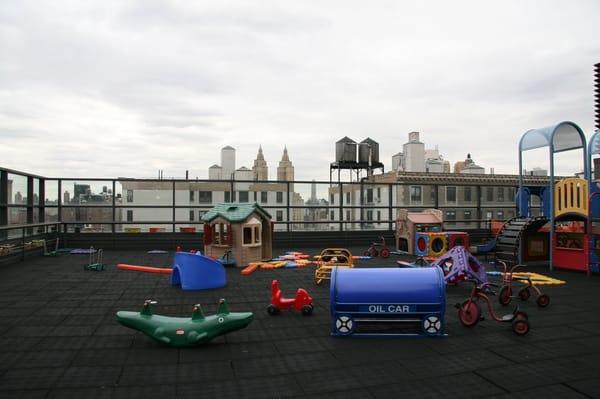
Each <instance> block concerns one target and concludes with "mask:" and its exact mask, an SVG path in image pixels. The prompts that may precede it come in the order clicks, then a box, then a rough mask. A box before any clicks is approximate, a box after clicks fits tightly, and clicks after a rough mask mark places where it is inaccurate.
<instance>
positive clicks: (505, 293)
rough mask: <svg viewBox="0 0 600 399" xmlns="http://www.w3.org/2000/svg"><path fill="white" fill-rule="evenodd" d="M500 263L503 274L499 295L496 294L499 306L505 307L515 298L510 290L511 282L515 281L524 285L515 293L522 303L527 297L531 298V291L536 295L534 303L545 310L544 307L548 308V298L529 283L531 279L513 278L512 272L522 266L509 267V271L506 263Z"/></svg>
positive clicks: (511, 289)
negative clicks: (502, 267)
mask: <svg viewBox="0 0 600 399" xmlns="http://www.w3.org/2000/svg"><path fill="white" fill-rule="evenodd" d="M500 263H501V264H502V265H503V266H504V274H503V277H502V288H501V289H500V293H499V294H498V301H499V302H500V304H501V305H504V306H506V305H508V304H509V303H510V301H511V300H512V298H516V297H515V296H513V288H512V282H513V280H517V281H519V282H521V283H523V284H525V287H523V288H521V289H520V290H519V292H518V293H517V296H518V297H519V298H520V299H521V300H522V301H526V300H528V299H529V297H530V296H531V291H530V289H532V290H533V291H535V293H536V294H537V300H536V301H535V302H536V303H537V305H538V306H539V307H540V308H545V307H546V306H548V305H549V304H550V297H549V296H548V295H546V294H542V292H541V291H540V289H539V288H538V287H536V286H535V285H533V283H532V282H531V278H529V277H514V276H513V272H514V271H515V270H516V269H517V268H518V267H521V266H522V265H515V266H513V267H511V268H510V269H508V268H507V266H506V263H504V262H502V261H500Z"/></svg>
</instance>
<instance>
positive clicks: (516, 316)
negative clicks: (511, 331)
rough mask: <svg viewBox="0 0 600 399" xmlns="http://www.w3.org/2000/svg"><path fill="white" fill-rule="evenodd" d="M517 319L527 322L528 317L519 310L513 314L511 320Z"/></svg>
mask: <svg viewBox="0 0 600 399" xmlns="http://www.w3.org/2000/svg"><path fill="white" fill-rule="evenodd" d="M517 319H523V320H529V316H527V313H525V312H522V311H520V310H519V311H518V312H517V313H515V317H514V318H513V320H517Z"/></svg>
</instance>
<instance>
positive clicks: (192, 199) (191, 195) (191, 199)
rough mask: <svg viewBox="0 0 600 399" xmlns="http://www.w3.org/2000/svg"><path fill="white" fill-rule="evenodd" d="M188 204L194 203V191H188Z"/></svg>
mask: <svg viewBox="0 0 600 399" xmlns="http://www.w3.org/2000/svg"><path fill="white" fill-rule="evenodd" d="M190 202H194V190H190Z"/></svg>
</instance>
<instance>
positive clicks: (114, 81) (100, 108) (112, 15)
mask: <svg viewBox="0 0 600 399" xmlns="http://www.w3.org/2000/svg"><path fill="white" fill-rule="evenodd" d="M355 5H356V6H352V4H350V3H348V2H343V3H342V2H332V3H328V4H322V3H308V2H307V3H298V4H285V5H282V4H281V3H278V2H260V3H257V4H246V3H244V2H238V3H236V2H233V3H228V4H226V5H223V4H214V5H206V4H203V5H198V4H194V3H189V4H188V3H184V2H177V1H172V2H167V1H165V2H137V3H135V2H134V3H124V2H119V1H112V2H111V1H105V2H98V3H94V2H89V3H88V2H86V3H79V2H70V1H57V2H53V3H52V4H51V5H48V4H44V5H40V4H38V3H33V2H28V1H23V2H12V3H7V4H3V6H2V7H1V8H0V28H2V29H3V32H5V34H3V35H1V36H0V51H1V52H2V54H4V55H5V57H4V63H3V66H2V67H1V68H2V73H0V87H1V89H0V109H1V111H0V146H2V147H3V148H8V149H9V151H6V152H5V154H3V165H2V166H4V167H7V168H12V169H16V170H23V171H28V172H31V173H38V174H40V175H44V176H49V177H60V176H69V177H116V176H129V177H155V176H156V171H157V170H159V169H161V170H164V176H165V177H171V176H175V177H182V176H183V175H184V173H185V171H186V170H189V172H190V176H193V177H196V176H198V177H199V178H208V176H207V168H208V167H209V166H210V165H212V164H214V163H218V162H219V161H218V157H217V156H215V152H216V150H217V149H220V148H222V147H223V146H225V145H233V146H234V147H235V148H236V149H238V151H239V155H240V156H239V158H238V160H237V163H238V164H239V165H245V166H247V167H249V168H250V167H251V166H252V161H253V159H254V157H255V154H256V150H257V148H258V146H259V145H262V149H263V152H264V156H265V159H266V160H267V162H269V163H273V162H275V161H276V159H277V158H278V156H279V154H280V151H281V150H280V149H281V148H282V147H283V146H287V148H288V149H289V151H290V158H291V159H292V161H293V163H294V167H295V169H296V179H299V180H311V179H317V180H327V179H328V177H329V176H328V172H329V164H330V163H331V162H333V161H334V160H335V142H336V141H337V140H338V139H339V138H341V137H344V136H348V137H350V138H352V139H354V140H355V141H360V140H362V139H364V138H366V137H371V138H372V139H373V140H375V141H377V142H378V143H379V144H380V159H381V160H382V162H383V163H384V164H385V166H386V170H390V169H391V157H392V155H393V154H395V153H397V152H398V151H401V148H402V144H403V143H404V142H405V139H406V134H407V133H408V132H410V131H419V132H421V134H422V135H423V136H424V137H427V143H428V144H429V145H431V146H433V145H435V144H437V145H439V147H440V149H442V151H443V153H444V155H445V159H447V160H451V161H453V162H454V161H458V160H463V159H465V156H466V154H467V153H471V154H472V155H473V156H474V157H475V158H476V160H477V163H478V164H479V165H482V166H484V167H485V168H486V169H489V168H490V167H493V168H494V169H495V172H496V173H499V174H500V173H512V174H514V173H517V144H518V140H519V138H520V137H521V135H522V134H523V133H524V132H525V131H527V130H529V129H531V128H539V127H543V126H548V125H551V124H554V123H556V122H558V121H561V120H572V121H574V122H575V123H577V124H578V125H580V126H581V127H582V128H583V129H584V131H585V132H586V135H587V137H588V138H589V137H590V136H591V134H592V133H593V129H592V128H593V65H594V64H595V63H597V62H598V60H599V58H600V44H599V43H598V41H597V40H596V39H594V37H600V27H599V26H598V24H596V23H595V16H596V15H598V14H599V13H600V4H598V3H597V2H593V1H576V2H572V3H569V4H567V5H565V4H564V3H558V2H544V3H542V4H534V3H526V4H523V3H522V2H517V1H508V2H502V3H501V4H494V5H487V4H486V5H484V4H481V3H479V2H473V1H459V2H452V3H446V2H439V3H436V4H435V6H434V7H432V6H430V5H427V6H426V5H420V4H408V3H401V2H382V3H378V4H375V5H370V6H369V7H364V3H358V2H356V3H355ZM432 10H435V12H433V11H432ZM531 21H544V23H543V24H534V25H532V24H531ZM565 21H577V22H576V23H573V24H570V25H569V28H568V29H560V28H557V27H561V26H564V23H565ZM534 152H535V151H534ZM565 157H566V158H565V159H564V160H562V159H561V158H560V157H559V158H558V161H559V162H558V163H557V165H558V171H557V172H558V173H559V174H572V173H574V172H576V171H574V170H568V165H570V164H571V163H574V162H570V158H569V157H571V158H572V157H573V155H572V154H567V155H565ZM546 160H547V156H546V155H545V154H544V153H543V152H540V153H539V154H533V153H532V154H527V157H526V163H525V167H526V168H528V169H531V168H532V167H535V166H538V167H542V168H544V167H547V162H546ZM561 161H562V163H561ZM561 165H567V166H566V169H565V170H561Z"/></svg>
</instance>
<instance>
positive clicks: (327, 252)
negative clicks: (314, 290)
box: [315, 248, 354, 284]
mask: <svg viewBox="0 0 600 399" xmlns="http://www.w3.org/2000/svg"><path fill="white" fill-rule="evenodd" d="M318 259H319V262H318V263H317V265H318V266H319V267H318V268H317V270H315V283H316V284H321V283H322V282H323V281H324V280H329V279H331V271H332V270H333V268H334V267H354V263H353V260H352V254H351V253H350V251H348V250H347V249H344V248H326V249H324V250H323V251H321V255H320V256H319V258H318Z"/></svg>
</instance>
